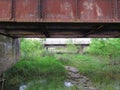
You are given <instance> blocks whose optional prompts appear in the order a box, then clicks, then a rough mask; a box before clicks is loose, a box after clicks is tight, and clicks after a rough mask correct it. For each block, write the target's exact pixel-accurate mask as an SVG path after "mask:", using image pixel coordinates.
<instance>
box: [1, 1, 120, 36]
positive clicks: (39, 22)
mask: <svg viewBox="0 0 120 90" xmlns="http://www.w3.org/2000/svg"><path fill="white" fill-rule="evenodd" d="M0 34H2V35H6V36H9V37H17V38H23V37H25V38H27V37H40V38H46V37H47V38H61V37H62V38H71V37H72V38H81V37H113V38H115V37H120V0H0Z"/></svg>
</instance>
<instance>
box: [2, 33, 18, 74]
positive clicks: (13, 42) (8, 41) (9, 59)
mask: <svg viewBox="0 0 120 90" xmlns="http://www.w3.org/2000/svg"><path fill="white" fill-rule="evenodd" d="M18 60H19V39H18V38H11V37H6V36H3V35H0V75H1V74H2V73H3V72H5V71H6V70H7V69H8V68H10V67H11V66H12V65H13V64H15V63H16V62H17V61H18Z"/></svg>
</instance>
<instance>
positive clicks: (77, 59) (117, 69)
mask: <svg viewBox="0 0 120 90" xmlns="http://www.w3.org/2000/svg"><path fill="white" fill-rule="evenodd" d="M56 57H60V55H59V56H56ZM61 57H62V58H64V57H65V58H66V59H68V58H71V59H68V60H67V62H66V60H65V62H64V61H63V60H59V61H60V62H61V63H62V64H64V65H70V66H73V67H76V68H78V69H79V71H80V73H81V74H83V75H85V76H87V77H88V78H89V79H90V80H92V82H93V84H94V85H95V86H96V87H98V88H99V89H100V90H119V89H120V82H119V81H120V65H109V63H110V60H109V59H108V58H106V57H99V56H91V55H67V54H66V55H63V56H61ZM67 57H68V58H67Z"/></svg>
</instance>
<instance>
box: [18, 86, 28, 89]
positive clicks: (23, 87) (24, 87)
mask: <svg viewBox="0 0 120 90" xmlns="http://www.w3.org/2000/svg"><path fill="white" fill-rule="evenodd" d="M26 88H27V85H21V86H20V87H19V90H26Z"/></svg>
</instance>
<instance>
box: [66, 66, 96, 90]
mask: <svg viewBox="0 0 120 90" xmlns="http://www.w3.org/2000/svg"><path fill="white" fill-rule="evenodd" d="M65 68H66V70H67V75H66V77H67V82H71V83H72V84H73V85H75V86H77V88H78V89H77V90H97V89H96V88H94V87H92V82H91V81H90V80H89V79H88V78H87V77H85V76H83V75H81V74H79V71H78V70H77V69H76V68H73V67H70V66H65Z"/></svg>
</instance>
